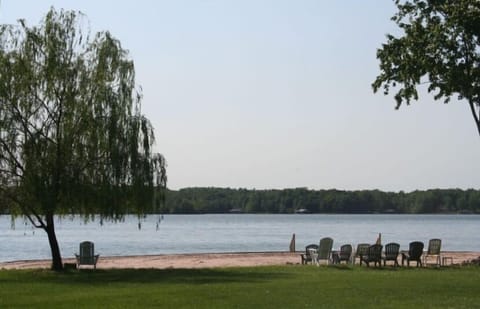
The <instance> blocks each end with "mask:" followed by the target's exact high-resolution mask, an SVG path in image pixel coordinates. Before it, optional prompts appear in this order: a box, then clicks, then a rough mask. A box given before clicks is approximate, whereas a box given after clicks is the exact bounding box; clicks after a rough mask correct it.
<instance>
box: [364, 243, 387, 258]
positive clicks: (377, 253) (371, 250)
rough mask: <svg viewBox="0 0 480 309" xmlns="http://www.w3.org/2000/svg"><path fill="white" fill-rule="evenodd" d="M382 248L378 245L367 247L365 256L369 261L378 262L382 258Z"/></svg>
mask: <svg viewBox="0 0 480 309" xmlns="http://www.w3.org/2000/svg"><path fill="white" fill-rule="evenodd" d="M382 249H383V246H382V245H380V244H375V245H371V246H370V247H368V253H367V256H368V258H369V259H370V260H380V259H381V258H382Z"/></svg>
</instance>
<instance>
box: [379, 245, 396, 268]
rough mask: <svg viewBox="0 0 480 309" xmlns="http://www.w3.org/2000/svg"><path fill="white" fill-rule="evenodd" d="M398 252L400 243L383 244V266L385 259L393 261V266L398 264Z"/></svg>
mask: <svg viewBox="0 0 480 309" xmlns="http://www.w3.org/2000/svg"><path fill="white" fill-rule="evenodd" d="M399 253H400V245H399V244H397V243H395V242H391V243H388V244H386V245H385V254H384V255H383V256H382V260H383V266H385V265H386V264H387V261H393V266H399V265H398V254H399Z"/></svg>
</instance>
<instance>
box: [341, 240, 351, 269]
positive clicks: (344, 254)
mask: <svg viewBox="0 0 480 309" xmlns="http://www.w3.org/2000/svg"><path fill="white" fill-rule="evenodd" d="M351 258H352V245H350V244H346V245H343V246H341V247H340V252H339V253H338V262H339V263H342V261H345V262H346V263H347V264H348V263H350V260H351Z"/></svg>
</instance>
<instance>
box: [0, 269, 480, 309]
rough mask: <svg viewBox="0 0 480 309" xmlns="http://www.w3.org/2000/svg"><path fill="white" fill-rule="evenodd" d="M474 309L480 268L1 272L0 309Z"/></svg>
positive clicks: (479, 300) (479, 294)
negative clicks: (14, 308)
mask: <svg viewBox="0 0 480 309" xmlns="http://www.w3.org/2000/svg"><path fill="white" fill-rule="evenodd" d="M321 306H324V307H327V308H353V307H359V306H362V307H367V308H368V307H371V308H406V307H413V308H479V306H480V267H462V268H441V269H434V268H428V269H416V268H410V269H406V268H400V269H393V268H390V267H385V268H382V269H373V268H370V269H367V268H365V267H362V268H360V267H358V266H357V267H354V268H351V267H316V266H310V265H309V266H300V265H288V266H271V267H250V268H223V269H199V270H178V269H176V270H174V269H170V270H155V269H146V270H129V269H126V270H97V271H95V272H93V271H80V272H79V271H69V272H66V273H53V272H50V271H46V270H25V271H19V270H11V271H7V270H2V271H0V308H11V307H35V308H62V307H63V308H73V307H74V308H81V307H85V308H109V307H110V308H136V307H138V308H142V307H164V308H318V307H321Z"/></svg>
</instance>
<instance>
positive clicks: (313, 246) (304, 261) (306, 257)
mask: <svg viewBox="0 0 480 309" xmlns="http://www.w3.org/2000/svg"><path fill="white" fill-rule="evenodd" d="M311 249H315V250H318V245H316V244H310V245H308V246H306V247H305V253H302V254H300V257H301V258H302V265H305V264H308V263H311V262H312V256H311V255H310V250H311Z"/></svg>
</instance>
